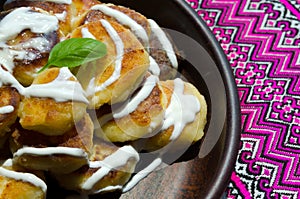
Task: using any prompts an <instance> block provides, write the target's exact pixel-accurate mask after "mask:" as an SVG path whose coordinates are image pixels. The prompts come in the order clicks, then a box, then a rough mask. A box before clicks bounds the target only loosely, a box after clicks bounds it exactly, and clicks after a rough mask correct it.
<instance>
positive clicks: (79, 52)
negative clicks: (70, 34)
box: [38, 38, 106, 72]
mask: <svg viewBox="0 0 300 199" xmlns="http://www.w3.org/2000/svg"><path fill="white" fill-rule="evenodd" d="M105 55H106V46H105V44H104V43H102V42H101V41H98V40H95V39H91V38H71V39H67V40H64V41H62V42H59V43H58V44H56V45H55V46H54V47H53V48H52V50H51V52H50V55H49V58H48V62H47V64H46V65H45V66H44V67H43V68H41V69H40V70H39V71H38V72H42V71H43V70H45V69H47V68H49V67H50V66H57V67H68V68H74V67H77V66H79V65H82V64H85V63H88V62H91V61H94V60H97V59H100V58H101V57H103V56H105Z"/></svg>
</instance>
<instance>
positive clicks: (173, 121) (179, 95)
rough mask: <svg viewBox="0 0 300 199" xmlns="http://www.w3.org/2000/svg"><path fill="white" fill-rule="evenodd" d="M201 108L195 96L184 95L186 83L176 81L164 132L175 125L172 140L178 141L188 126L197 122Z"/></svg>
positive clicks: (166, 115) (166, 114)
mask: <svg viewBox="0 0 300 199" xmlns="http://www.w3.org/2000/svg"><path fill="white" fill-rule="evenodd" d="M200 108H201V107H200V103H199V101H198V99H197V98H196V97H195V96H193V95H186V94H184V82H183V81H182V80H181V79H179V78H177V79H175V80H174V91H173V94H172V97H171V102H170V104H169V106H168V108H167V110H166V112H165V119H164V124H163V127H162V130H165V129H167V128H169V127H170V126H172V125H173V126H174V130H173V132H172V135H171V137H170V140H175V139H177V138H178V137H179V135H180V134H181V132H182V130H183V128H184V127H185V126H186V124H187V123H189V122H193V121H194V120H195V117H196V114H197V113H198V112H199V111H200Z"/></svg>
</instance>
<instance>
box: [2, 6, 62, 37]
mask: <svg viewBox="0 0 300 199" xmlns="http://www.w3.org/2000/svg"><path fill="white" fill-rule="evenodd" d="M12 24H13V25H12ZM8 27H10V28H8ZM26 29H30V30H31V32H33V33H50V32H52V31H55V30H57V29H58V20H57V18H56V17H55V16H52V15H49V14H46V13H41V12H36V11H33V10H32V9H31V8H28V7H21V8H17V9H15V10H13V11H12V12H10V13H9V14H8V15H6V16H5V17H4V18H3V19H2V20H1V22H0V41H6V40H8V39H12V38H14V37H16V36H17V35H18V34H19V33H20V32H22V31H23V30H26Z"/></svg>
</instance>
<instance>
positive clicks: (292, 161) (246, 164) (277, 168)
mask: <svg viewBox="0 0 300 199" xmlns="http://www.w3.org/2000/svg"><path fill="white" fill-rule="evenodd" d="M186 1H187V2H188V3H189V4H190V6H191V7H192V8H194V10H195V11H196V12H197V13H198V15H199V16H200V17H201V18H202V19H204V21H205V22H206V23H207V25H208V26H209V27H210V29H211V31H212V32H213V34H214V35H215V37H216V38H217V40H218V41H219V43H220V44H221V47H222V48H223V50H224V52H225V54H226V55H227V58H228V61H229V63H230V65H231V67H232V71H233V73H234V76H235V80H236V83H237V87H238V93H239V98H240V103H241V113H242V131H241V143H240V146H241V148H240V150H239V153H238V157H237V161H236V164H235V169H234V171H233V173H232V175H231V180H230V183H229V186H228V189H227V193H226V195H227V198H281V199H288V198H293V199H296V198H300V161H299V156H300V55H299V54H300V0H186Z"/></svg>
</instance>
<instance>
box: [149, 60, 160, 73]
mask: <svg viewBox="0 0 300 199" xmlns="http://www.w3.org/2000/svg"><path fill="white" fill-rule="evenodd" d="M149 60H150V64H149V72H150V73H152V74H153V75H156V76H159V74H160V68H159V66H158V64H157V62H156V61H155V59H153V57H151V56H149Z"/></svg>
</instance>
